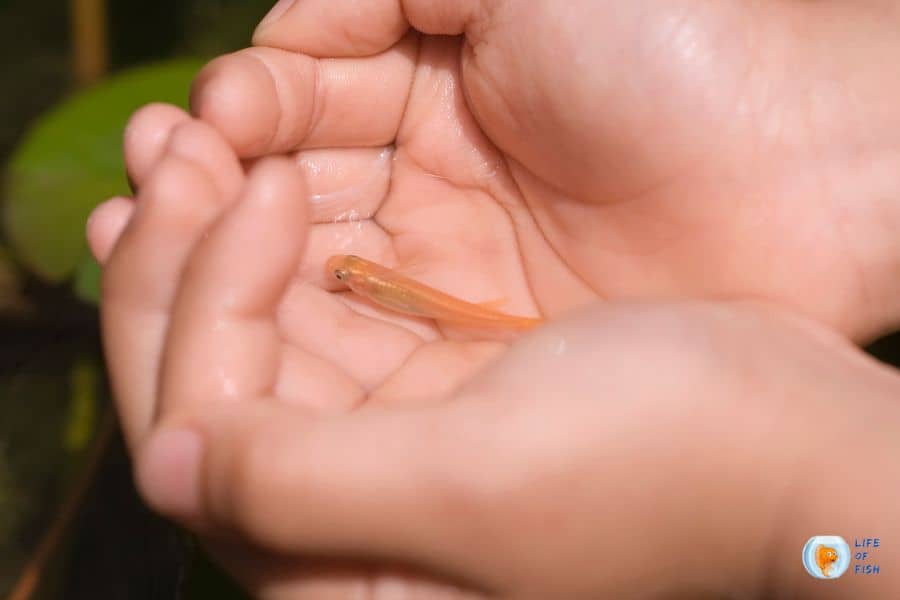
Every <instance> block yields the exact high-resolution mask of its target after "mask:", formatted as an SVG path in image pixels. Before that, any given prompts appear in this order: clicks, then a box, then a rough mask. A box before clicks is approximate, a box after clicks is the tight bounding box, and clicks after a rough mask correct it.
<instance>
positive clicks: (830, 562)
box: [803, 535, 850, 579]
mask: <svg viewBox="0 0 900 600" xmlns="http://www.w3.org/2000/svg"><path fill="white" fill-rule="evenodd" d="M803 566H804V567H806V572H807V573H809V574H810V575H812V576H813V577H815V578H817V579H837V578H838V577H840V576H841V575H843V574H844V573H846V572H847V568H848V567H849V566H850V546H849V545H848V544H847V542H846V541H844V538H842V537H841V536H839V535H817V536H814V537H811V538H809V541H807V542H806V545H805V546H803Z"/></svg>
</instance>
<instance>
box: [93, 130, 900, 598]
mask: <svg viewBox="0 0 900 600" xmlns="http://www.w3.org/2000/svg"><path fill="white" fill-rule="evenodd" d="M185 140H188V141H190V143H189V144H186V143H185ZM198 149H202V152H198V151H197V150H198ZM217 158H218V159H222V160H226V159H228V158H229V155H228V147H227V146H226V145H225V144H224V142H223V141H222V140H221V139H220V138H219V137H218V136H217V134H216V133H215V132H214V131H212V130H211V129H209V128H208V127H207V126H205V125H203V124H201V123H198V122H193V121H187V122H184V123H182V124H180V125H178V126H177V127H176V128H175V129H174V131H173V133H172V135H171V137H170V139H169V142H168V143H167V145H166V150H165V153H164V155H163V157H162V158H161V160H160V162H159V164H158V166H157V167H156V169H155V170H154V171H153V172H152V173H151V175H150V177H149V178H148V179H147V181H146V183H145V185H144V186H142V189H141V193H140V195H139V197H138V199H137V208H136V210H135V211H134V212H133V213H132V214H130V215H129V214H127V209H129V208H130V204H129V201H127V200H124V199H123V200H116V201H112V202H110V203H108V204H106V205H104V207H103V208H101V209H100V211H101V212H100V213H98V217H99V216H100V215H103V216H102V217H101V219H106V220H109V221H113V220H115V219H116V218H118V219H119V221H120V222H122V223H126V222H127V224H126V225H125V229H124V231H123V232H122V234H121V235H120V236H119V239H118V241H117V243H116V244H115V247H114V249H113V250H112V254H111V256H106V255H104V251H105V249H106V251H108V248H107V247H106V246H105V242H104V239H103V236H102V235H101V233H102V232H95V235H93V236H92V238H93V241H94V247H95V251H96V252H97V254H98V257H99V258H100V259H101V260H102V261H104V262H105V269H104V297H103V318H104V336H105V342H106V347H107V351H108V355H109V365H110V371H111V375H112V379H113V383H114V387H115V393H116V399H117V402H118V406H119V411H120V416H121V418H122V421H123V424H124V425H125V428H126V434H127V436H128V438H129V441H130V442H131V444H132V448H133V452H134V457H135V461H136V463H137V469H138V480H139V484H140V487H141V489H142V491H143V493H144V494H145V497H146V498H147V499H148V501H149V502H150V504H151V505H152V506H154V507H155V508H156V509H157V510H159V511H161V512H163V513H164V514H167V515H169V516H172V517H174V518H177V519H179V520H181V521H182V522H183V523H184V524H186V525H187V526H189V527H190V528H192V529H193V530H194V531H196V532H198V533H199V534H200V535H201V536H202V537H203V538H204V539H206V540H207V542H208V543H209V544H210V546H211V548H212V551H213V553H214V554H215V555H216V556H217V557H219V559H220V560H222V562H223V563H224V564H225V565H226V566H228V567H229V568H230V570H232V572H234V573H235V574H236V575H237V576H238V577H239V578H240V579H241V580H242V581H243V582H244V584H245V585H247V586H248V588H249V589H251V591H253V592H254V594H255V595H257V596H259V597H263V598H303V597H310V598H323V597H326V595H330V596H327V597H340V598H349V597H356V596H355V595H357V594H360V593H364V594H369V596H370V597H373V598H385V599H387V598H397V597H414V598H435V597H449V598H460V597H478V596H481V595H486V596H501V597H572V598H575V597H597V596H598V595H599V596H608V595H611V596H618V597H622V596H623V595H628V594H633V595H642V594H643V595H646V594H650V593H660V592H665V593H669V592H671V593H684V594H696V593H699V592H709V591H710V590H712V593H735V594H750V595H752V594H754V593H756V594H762V593H763V592H762V590H763V589H764V586H765V585H767V584H772V581H773V578H774V579H775V580H777V581H776V583H775V585H778V586H779V589H795V588H796V589H798V590H802V589H803V586H804V584H805V583H808V582H809V581H812V580H811V579H806V578H803V579H799V580H798V579H797V578H795V577H793V575H792V573H794V572H795V570H794V569H791V570H786V571H785V572H781V571H779V570H777V569H776V573H775V575H773V573H772V571H771V565H772V564H773V563H772V562H771V561H772V560H773V559H772V557H771V553H772V552H773V551H775V550H773V549H778V551H780V550H781V549H785V550H784V551H785V553H786V555H787V557H786V558H785V559H784V562H783V564H790V565H794V562H795V561H794V560H793V558H795V557H794V554H795V552H794V551H795V550H796V548H799V547H800V544H801V542H802V540H801V539H800V538H801V537H802V536H803V535H808V531H807V529H810V528H812V529H816V528H818V527H822V526H825V521H827V522H828V526H830V527H837V526H838V525H841V527H842V528H843V529H842V530H844V529H849V528H851V526H849V525H845V524H840V523H838V524H835V519H838V520H840V518H843V517H842V516H841V515H838V516H836V515H835V513H834V511H833V509H832V505H831V502H833V501H834V500H835V498H836V495H835V494H837V493H839V492H840V490H841V489H843V488H841V487H840V485H838V484H836V489H835V490H827V489H826V490H823V489H822V487H821V485H820V481H819V479H818V478H814V479H812V480H810V479H809V477H808V473H809V472H810V470H811V469H815V468H816V466H817V465H819V464H820V463H821V460H822V457H823V456H829V458H828V460H829V465H830V467H829V468H830V469H833V470H834V469H837V470H838V471H839V472H842V473H843V472H844V469H839V468H838V467H837V466H836V462H835V458H834V457H832V456H830V455H829V452H830V451H831V450H832V448H831V445H832V443H833V440H834V439H865V441H866V444H867V450H866V455H867V456H872V457H882V458H883V460H884V462H885V465H882V466H883V467H885V468H887V467H886V465H889V464H891V463H892V461H896V457H897V455H898V449H897V448H896V439H895V437H896V436H895V427H896V426H895V423H896V422H897V418H898V415H897V407H896V403H895V401H894V400H895V398H896V396H897V393H898V391H897V390H898V385H900V384H898V383H897V377H896V374H893V373H889V372H887V371H886V370H885V369H884V368H882V367H880V366H877V365H876V363H874V362H873V361H871V360H870V359H867V358H866V357H865V356H864V355H862V354H861V353H859V352H858V351H857V350H855V349H854V348H852V347H851V346H850V345H849V344H848V343H847V342H845V341H844V340H843V339H842V338H841V337H839V336H838V335H836V334H833V333H831V332H829V331H827V330H824V329H821V328H820V327H819V326H818V325H816V324H814V323H812V322H807V321H802V320H799V319H796V318H795V317H789V316H787V315H784V314H781V313H779V312H775V311H773V310H772V309H762V308H759V307H756V308H751V307H740V306H728V305H720V306H717V305H691V304H683V305H667V304H659V305H654V304H644V305H641V304H638V305H630V304H621V305H618V304H617V305H608V306H595V307H594V308H593V309H591V310H590V311H588V312H586V313H584V314H580V315H572V316H570V317H569V318H567V319H563V320H560V321H558V322H556V323H552V324H549V325H547V326H546V327H543V328H541V329H539V330H538V331H536V332H535V333H534V334H533V335H530V336H528V337H526V338H524V339H522V340H519V341H518V342H516V343H515V344H513V345H512V346H510V347H509V349H508V350H507V351H505V352H502V356H500V357H499V358H497V359H496V360H495V362H494V363H493V364H492V365H491V366H490V367H487V368H483V369H479V370H478V372H477V373H474V374H473V373H467V374H466V375H465V376H463V375H462V371H461V370H460V369H459V365H460V364H462V363H461V361H462V359H463V357H464V356H469V357H471V356H478V348H479V347H480V346H479V344H482V343H481V342H475V341H470V342H464V341H456V342H449V341H446V340H440V339H436V340H433V341H426V340H424V339H420V340H419V342H418V346H417V349H416V350H415V352H416V353H417V354H418V355H420V356H419V357H418V358H417V359H416V360H412V361H405V362H404V363H403V364H402V365H398V366H397V368H396V369H395V373H397V374H399V375H392V382H391V383H390V384H384V385H383V386H381V387H378V388H376V389H374V390H372V391H370V392H366V391H365V390H364V388H363V383H362V381H361V380H359V379H355V378H354V376H353V370H352V369H353V368H354V366H353V365H348V364H346V363H341V362H340V361H339V360H328V359H325V358H323V357H322V356H321V353H322V352H324V350H323V348H327V347H328V346H329V345H332V346H333V345H340V344H346V343H348V341H347V340H344V339H342V338H341V337H339V336H332V337H329V338H325V339H323V340H321V341H319V342H318V343H319V344H320V345H315V343H313V345H310V344H309V343H308V342H307V341H304V340H305V338H304V337H303V335H304V333H305V329H304V327H297V325H296V324H295V322H294V321H293V319H294V318H295V316H296V315H297V314H298V313H304V312H308V313H309V314H308V316H307V319H309V320H310V322H314V320H315V319H324V318H326V317H325V315H324V314H323V313H321V312H318V313H317V312H316V310H317V306H316V305H315V303H313V302H307V301H301V300H298V298H297V296H296V294H298V293H301V294H302V293H304V292H303V290H305V289H307V288H310V289H311V286H310V284H309V283H305V282H302V281H299V280H298V279H297V277H296V273H297V267H298V264H299V263H300V262H301V260H302V257H303V255H304V253H305V251H306V250H305V247H306V245H307V239H306V238H307V235H308V234H309V232H310V227H309V224H308V222H307V218H308V214H307V208H306V204H305V203H303V202H298V201H297V198H298V197H302V196H303V195H304V194H305V193H306V190H305V189H304V186H303V182H302V179H300V178H299V176H298V175H297V173H296V170H295V168H294V166H293V165H292V164H290V163H289V162H287V161H284V160H283V159H265V160H263V161H262V162H260V163H259V164H257V165H256V166H255V167H254V168H253V169H252V171H251V173H250V175H249V177H248V178H247V180H246V181H245V182H243V183H242V182H241V175H240V169H239V165H238V163H237V160H236V158H235V157H234V156H231V157H230V166H231V169H230V170H225V171H221V170H217V171H212V170H211V167H212V165H213V164H214V163H213V162H211V161H215V160H216V159H217ZM218 166H219V167H221V166H222V165H221V164H219V165H218ZM213 174H215V176H213ZM217 182H218V183H217ZM220 186H221V187H220ZM228 186H233V187H228ZM225 190H230V192H226V191H225ZM185 195H187V196H189V197H190V198H191V201H190V202H184V200H183V199H184V197H185ZM116 215H119V217H116ZM348 310H349V309H348ZM353 318H354V319H355V318H363V317H357V316H354V317H353ZM366 319H369V320H368V321H367V323H368V326H372V327H376V326H377V327H384V328H385V329H384V330H383V331H392V332H394V333H396V332H398V331H404V332H408V330H407V329H406V327H404V326H403V325H402V324H398V323H385V322H382V321H380V320H379V319H377V318H376V317H374V316H371V317H366ZM298 336H299V337H298ZM351 337H352V336H351ZM378 340H382V341H383V342H385V345H384V347H385V353H386V352H387V351H388V350H389V349H390V346H389V345H388V343H387V341H389V340H390V338H389V337H381V338H375V341H378ZM350 341H352V339H351V340H350ZM499 344H500V343H499V342H496V343H491V344H490V346H491V348H492V349H493V352H494V353H497V354H500V353H501V352H500V350H499V349H498V348H499ZM454 352H455V353H456V354H454ZM467 352H468V354H466V353H467ZM371 358H372V360H373V361H374V360H376V359H377V358H378V356H377V355H376V354H375V353H373V354H372V355H371ZM479 359H480V360H475V361H473V362H472V363H470V366H471V364H479V365H480V363H481V361H483V360H484V357H483V356H479ZM480 366H481V365H480ZM454 375H455V377H454ZM448 376H449V377H451V380H452V381H454V385H453V386H452V387H450V388H448V387H447V384H446V383H445V381H444V378H445V377H448ZM361 389H362V390H363V391H362V392H360V390H361ZM344 390H352V393H348V392H345V391H344ZM342 394H346V396H344V395H342ZM349 398H355V399H356V400H354V402H352V403H350V404H346V405H345V404H342V401H343V400H345V399H349ZM360 404H361V406H360ZM353 408H355V410H351V409H353ZM323 413H330V415H329V414H323ZM811 415H814V417H815V418H814V419H812V418H811ZM813 424H814V426H812V425H813ZM813 472H815V471H813ZM875 481H876V483H877V482H878V481H880V480H877V479H876V480H875ZM839 483H840V484H844V485H846V483H847V481H846V480H844V479H842V480H841V481H840V482H839ZM854 483H856V482H854ZM851 487H852V489H853V490H854V493H861V494H862V493H864V494H865V495H866V496H867V497H869V498H872V497H875V496H877V495H878V494H879V493H881V492H882V491H883V486H872V480H871V479H868V478H867V479H864V480H863V481H862V482H859V485H852V486H851ZM848 489H849V488H848ZM861 489H864V492H861V491H860V490H861ZM786 491H790V492H791V493H790V494H787V493H786ZM816 494H818V495H819V496H821V497H822V498H824V500H823V502H824V503H825V504H826V506H824V507H823V508H822V510H821V511H817V510H812V511H811V510H810V507H809V505H808V504H802V506H801V505H798V504H800V503H799V502H798V501H797V500H796V498H800V499H803V500H807V499H809V498H812V497H816ZM895 501H896V499H890V500H888V501H885V502H884V505H885V506H891V503H892V502H895ZM737 506H740V507H741V509H740V518H739V519H737V518H735V514H734V507H737ZM747 507H751V508H750V509H749V510H748V509H747ZM810 514H812V515H813V516H812V517H811V516H810ZM798 515H802V516H803V518H804V519H809V522H803V523H802V524H801V523H799V522H798V523H796V525H797V526H796V529H794V528H788V531H780V530H778V531H775V530H773V526H772V524H773V523H776V524H777V523H794V522H795V521H796V520H797V519H799V517H798ZM811 525H814V526H811ZM776 529H777V528H776ZM760 532H763V535H761V534H760ZM768 536H771V537H768ZM688 539H690V540H691V544H692V549H693V550H692V552H690V553H686V552H682V551H681V550H680V546H679V544H683V543H685V540H688ZM613 548H614V549H615V556H614V557H613V556H609V557H608V560H598V558H597V557H598V556H599V557H603V556H606V555H605V554H604V553H605V552H609V551H610V549H613ZM650 554H652V556H653V558H652V559H648V555H650ZM788 558H790V560H788ZM777 564H782V563H777Z"/></svg>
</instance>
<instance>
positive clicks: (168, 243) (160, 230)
mask: <svg viewBox="0 0 900 600" xmlns="http://www.w3.org/2000/svg"><path fill="white" fill-rule="evenodd" d="M213 133H214V132H212V130H210V129H209V126H207V125H204V124H202V123H199V122H195V123H185V124H183V125H181V126H178V128H176V131H175V133H173V135H172V137H171V139H170V144H171V148H170V151H169V153H168V154H166V155H165V157H164V158H162V159H161V161H160V163H159V165H158V166H157V168H156V169H154V171H153V174H152V175H151V176H149V177H148V178H147V179H146V180H145V183H144V186H143V187H142V189H141V192H140V194H139V195H138V198H137V202H136V210H135V211H134V214H133V215H132V217H131V219H130V221H129V223H128V225H127V226H126V227H125V228H124V230H123V231H122V232H121V235H120V237H119V239H118V240H116V241H115V249H114V250H113V252H112V254H111V256H110V257H109V259H108V262H107V264H106V265H105V268H104V273H103V296H102V303H101V313H102V319H103V334H104V345H105V349H106V353H107V360H108V364H109V369H110V375H111V378H112V382H113V390H114V395H115V397H116V401H117V403H118V408H119V413H120V418H121V420H122V425H123V429H124V432H125V436H126V439H127V440H128V442H129V444H131V445H132V446H133V444H134V443H135V442H136V440H137V439H139V437H140V436H141V435H142V434H143V432H144V431H146V428H147V426H148V425H149V423H150V419H151V415H152V414H153V411H154V410H155V398H156V391H157V384H156V377H157V374H158V371H159V359H160V355H161V351H162V345H163V339H164V336H165V331H166V329H167V327H168V318H169V310H170V307H171V305H172V302H173V300H174V297H175V291H176V289H177V282H178V279H179V277H180V275H181V271H182V269H183V267H184V263H185V261H186V259H187V257H188V255H189V253H190V251H191V248H193V246H194V245H195V244H196V242H197V240H198V239H200V237H201V236H202V234H203V232H204V231H205V230H206V228H207V227H208V226H209V224H210V223H211V222H212V221H213V220H214V219H216V218H217V217H218V215H219V214H220V212H221V210H222V208H223V207H224V206H225V205H226V204H227V203H228V201H229V197H228V195H226V194H224V193H223V190H224V189H227V188H230V187H233V186H234V185H236V183H237V178H236V176H235V174H236V173H239V169H240V167H239V165H238V163H237V161H236V159H235V158H234V157H233V155H232V156H231V158H230V161H229V160H226V159H222V156H223V155H222V154H221V153H220V152H218V151H216V150H215V149H214V148H212V146H211V144H210V143H209V142H210V140H211V137H210V136H212V135H213ZM218 144H219V146H220V150H221V149H224V150H225V151H227V146H225V142H224V140H221V138H218ZM179 154H184V156H179ZM225 156H227V154H226V155H225ZM229 172H230V174H229ZM216 176H218V177H216ZM230 191H232V193H233V190H230ZM107 243H108V242H107ZM99 250H101V251H102V249H99Z"/></svg>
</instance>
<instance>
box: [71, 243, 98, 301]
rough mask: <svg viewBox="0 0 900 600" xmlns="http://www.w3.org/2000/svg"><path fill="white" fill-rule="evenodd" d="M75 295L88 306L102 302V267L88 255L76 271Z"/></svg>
mask: <svg viewBox="0 0 900 600" xmlns="http://www.w3.org/2000/svg"><path fill="white" fill-rule="evenodd" d="M74 285H75V294H76V295H77V296H78V297H79V298H81V299H82V300H84V301H85V302H87V303H88V304H98V303H99V302H100V265H98V264H97V261H96V260H94V257H93V256H91V255H90V254H88V255H87V256H85V257H84V259H82V261H81V262H80V263H79V264H78V267H76V270H75V282H74Z"/></svg>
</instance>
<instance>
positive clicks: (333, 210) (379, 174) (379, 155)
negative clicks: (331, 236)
mask: <svg viewBox="0 0 900 600" xmlns="http://www.w3.org/2000/svg"><path fill="white" fill-rule="evenodd" d="M296 162H297V166H298V167H299V168H300V171H301V172H302V173H303V176H304V177H303V178H304V179H305V180H306V185H307V188H308V190H309V200H310V204H311V209H312V212H311V214H310V220H311V221H312V222H313V223H328V222H339V221H348V220H351V219H368V218H370V217H371V216H372V215H374V214H375V211H377V210H378V207H379V206H381V203H382V202H383V201H384V198H385V196H387V193H388V189H389V187H390V180H391V165H392V162H393V147H391V146H387V147H383V148H340V149H327V150H306V151H303V152H299V153H298V154H297V155H296Z"/></svg>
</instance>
